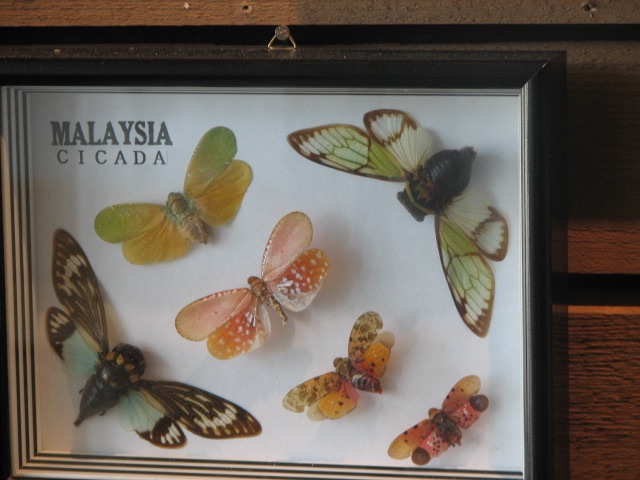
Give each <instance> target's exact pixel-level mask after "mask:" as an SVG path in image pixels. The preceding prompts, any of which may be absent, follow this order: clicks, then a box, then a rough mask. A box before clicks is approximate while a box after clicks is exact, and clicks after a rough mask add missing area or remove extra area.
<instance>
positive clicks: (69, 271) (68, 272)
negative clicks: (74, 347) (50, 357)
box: [47, 230, 109, 355]
mask: <svg viewBox="0 0 640 480" xmlns="http://www.w3.org/2000/svg"><path fill="white" fill-rule="evenodd" d="M52 277H53V289H54V291H55V293H56V296H57V297H58V300H59V301H60V303H61V304H62V305H63V307H64V308H65V309H66V314H64V313H63V315H61V313H62V312H61V311H60V310H58V309H55V310H53V311H51V310H50V312H52V313H51V315H53V316H49V315H48V318H47V328H48V331H49V339H50V342H52V347H53V348H54V350H56V353H58V355H60V346H61V344H62V343H63V342H64V341H65V340H66V339H68V338H69V337H71V336H72V332H71V330H70V329H71V328H72V327H75V328H74V330H75V329H77V330H78V332H79V334H80V335H81V336H82V339H83V340H84V341H85V342H86V343H87V344H88V346H89V348H90V349H91V350H93V351H94V352H98V353H104V352H107V351H108V350H109V346H108V340H107V323H106V316H105V311H104V303H103V301H102V294H101V293H100V287H99V285H98V279H97V278H96V275H95V273H94V271H93V268H92V267H91V263H89V260H88V259H87V256H86V255H85V253H84V251H83V250H82V248H81V247H80V245H79V244H78V242H77V241H76V240H75V238H73V237H72V236H71V235H70V234H69V233H67V232H66V231H64V230H56V232H55V233H54V236H53V262H52ZM70 322H71V323H72V324H73V325H72V326H71V325H70Z"/></svg>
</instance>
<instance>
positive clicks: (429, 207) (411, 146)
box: [287, 110, 508, 337]
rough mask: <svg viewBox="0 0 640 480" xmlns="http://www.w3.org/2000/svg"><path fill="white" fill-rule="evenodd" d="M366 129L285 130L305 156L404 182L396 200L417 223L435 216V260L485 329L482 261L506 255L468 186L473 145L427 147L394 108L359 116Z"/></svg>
mask: <svg viewBox="0 0 640 480" xmlns="http://www.w3.org/2000/svg"><path fill="white" fill-rule="evenodd" d="M364 125H365V128H366V132H364V131H363V130H361V129H360V128H358V127H355V126H352V125H343V124H330V125H324V126H320V127H315V128H308V129H305V130H298V131H296V132H293V133H291V134H290V135H289V136H288V137H287V139H288V141H289V143H290V144H291V146H292V147H293V148H294V149H295V151H296V152H298V153H299V154H300V155H302V156H303V157H305V158H307V159H309V160H312V161H314V162H316V163H319V164H321V165H325V166H328V167H331V168H335V169H337V170H342V171H345V172H348V173H353V174H356V175H362V176H365V177H371V178H376V179H380V180H388V181H394V182H405V188H404V190H403V191H401V192H399V193H398V199H399V200H400V202H401V203H402V205H404V207H405V208H406V209H407V210H408V211H409V213H411V215H412V216H413V217H414V218H415V219H416V220H417V221H423V220H424V218H425V216H427V215H434V216H435V228H436V238H437V242H438V250H439V253H440V262H441V265H442V269H443V271H444V274H445V277H446V279H447V284H448V285H449V290H450V291H451V295H452V296H453V300H454V302H455V305H456V308H457V310H458V313H459V314H460V316H461V318H462V320H463V321H464V323H465V324H466V325H467V327H469V329H471V331H472V332H473V333H475V334H476V335H478V336H480V337H484V336H485V335H486V334H487V331H488V329H489V324H490V321H491V312H492V308H493V298H494V292H495V285H494V278H493V271H492V270H491V267H490V266H489V264H488V263H487V261H486V259H485V257H486V258H488V259H490V260H494V261H499V260H502V259H504V257H505V255H506V253H507V245H508V228H507V222H506V220H505V219H504V217H503V216H502V215H501V214H500V213H499V212H498V211H497V210H496V209H495V208H493V207H491V206H489V203H488V202H487V200H486V199H485V198H483V196H482V195H480V194H479V193H478V192H474V191H471V190H467V185H468V184H469V180H470V178H471V163H472V162H473V160H474V159H475V157H476V153H475V151H474V150H473V148H471V147H465V148H462V149H461V150H442V151H440V152H437V153H435V154H434V153H433V152H432V148H433V142H432V139H431V135H430V134H429V132H428V131H427V130H426V129H424V128H422V127H420V126H419V125H418V124H417V123H416V121H415V120H414V119H413V118H411V117H410V116H409V115H408V114H407V113H405V112H402V111H400V110H373V111H371V112H368V113H366V114H365V115H364Z"/></svg>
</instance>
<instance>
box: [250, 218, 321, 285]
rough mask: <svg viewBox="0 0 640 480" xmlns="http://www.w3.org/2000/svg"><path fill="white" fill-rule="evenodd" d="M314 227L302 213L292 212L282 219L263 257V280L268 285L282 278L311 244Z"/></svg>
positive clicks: (274, 230)
mask: <svg viewBox="0 0 640 480" xmlns="http://www.w3.org/2000/svg"><path fill="white" fill-rule="evenodd" d="M312 236H313V226H312V225H311V220H309V217H307V216H306V215H305V214H304V213H302V212H292V213H289V214H287V215H285V216H284V217H282V218H281V219H280V221H279V222H278V223H277V224H276V226H275V227H274V229H273V232H271V236H270V237H269V241H268V242H267V246H266V248H265V250H264V255H263V256H262V279H263V280H264V281H265V282H266V283H270V282H272V281H273V280H275V279H277V278H280V277H281V276H282V274H283V273H284V271H285V270H286V269H287V267H289V265H291V264H292V263H293V262H294V261H295V260H296V259H297V258H298V256H299V255H300V254H301V253H302V252H303V251H304V249H305V248H307V247H308V246H309V244H310V243H311V238H312Z"/></svg>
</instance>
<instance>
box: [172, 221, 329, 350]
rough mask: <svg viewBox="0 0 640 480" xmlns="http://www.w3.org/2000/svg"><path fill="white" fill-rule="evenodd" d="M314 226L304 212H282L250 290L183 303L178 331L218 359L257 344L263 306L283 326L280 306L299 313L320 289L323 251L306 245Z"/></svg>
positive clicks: (264, 330) (263, 330)
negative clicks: (268, 308)
mask: <svg viewBox="0 0 640 480" xmlns="http://www.w3.org/2000/svg"><path fill="white" fill-rule="evenodd" d="M312 235H313V227H312V225H311V220H309V217H307V216H306V215H305V214H304V213H301V212H292V213H289V214H288V215H285V216H284V217H283V218H282V219H281V220H280V221H279V222H278V224H277V225H276V226H275V228H274V229H273V232H272V233H271V237H270V238H269V241H268V242H267V247H266V249H265V251H264V255H263V257H262V276H261V278H259V277H253V276H252V277H249V280H248V282H249V288H237V289H234V290H225V291H223V292H218V293H214V294H212V295H209V296H207V297H204V298H201V299H199V300H196V301H195V302H193V303H190V304H189V305H187V306H186V307H184V308H183V309H182V310H181V311H180V312H179V313H178V315H177V317H176V329H177V330H178V333H179V334H180V335H182V336H183V337H184V338H186V339H188V340H194V341H201V340H204V339H205V338H208V340H207V348H208V349H209V353H210V354H211V355H212V356H214V357H216V358H219V359H221V360H226V359H230V358H234V357H236V356H238V355H240V354H243V353H247V352H249V351H251V350H254V349H256V348H258V347H260V346H261V345H262V344H263V342H264V340H265V339H266V338H267V337H268V336H269V332H270V331H271V322H270V321H269V312H268V310H267V308H266V307H267V305H268V306H270V307H271V308H273V309H274V310H275V311H276V312H278V315H280V318H282V321H283V324H284V323H286V322H287V315H286V313H285V311H284V309H287V310H290V311H292V312H299V311H301V310H304V309H305V308H307V307H308V306H309V304H310V303H311V301H312V300H313V299H314V298H315V296H316V294H317V293H318V292H319V291H320V287H321V286H322V281H323V280H324V277H325V276H326V275H327V272H328V269H329V260H328V258H327V255H326V254H325V253H324V252H323V251H322V250H320V249H318V248H312V249H309V250H305V249H306V248H307V247H308V246H309V244H310V243H311V237H312Z"/></svg>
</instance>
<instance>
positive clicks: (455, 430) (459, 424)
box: [388, 375, 489, 465]
mask: <svg viewBox="0 0 640 480" xmlns="http://www.w3.org/2000/svg"><path fill="white" fill-rule="evenodd" d="M479 390H480V379H479V378H478V377H477V376H475V375H468V376H466V377H463V378H462V379H460V380H459V381H458V382H457V383H456V384H455V385H454V387H453V388H452V389H451V390H450V391H449V393H448V395H447V396H446V398H445V399H444V401H443V402H442V409H437V408H432V409H430V410H429V418H427V419H426V420H423V421H421V422H419V423H417V424H416V425H414V426H413V427H411V428H409V429H407V430H405V431H404V432H403V433H401V434H400V435H398V436H397V437H396V438H395V439H394V440H393V442H391V445H390V446H389V449H388V454H389V456H390V457H391V458H395V459H397V460H403V459H405V458H408V457H411V460H412V461H413V463H415V464H416V465H425V464H427V463H428V462H429V461H430V460H431V459H432V458H434V457H437V456H439V455H441V454H442V453H443V452H444V451H446V450H447V449H448V448H449V447H450V446H456V445H460V438H461V435H462V434H461V432H460V430H459V428H463V429H467V428H469V427H470V426H471V425H473V424H474V423H475V422H476V421H477V420H478V418H480V415H481V414H482V412H484V411H485V410H486V409H487V408H488V406H489V399H488V398H487V397H486V396H485V395H478V394H477V393H478V391H479Z"/></svg>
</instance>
